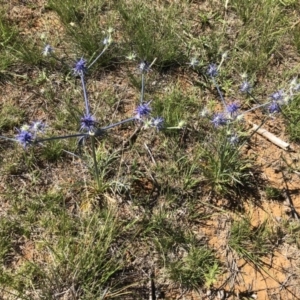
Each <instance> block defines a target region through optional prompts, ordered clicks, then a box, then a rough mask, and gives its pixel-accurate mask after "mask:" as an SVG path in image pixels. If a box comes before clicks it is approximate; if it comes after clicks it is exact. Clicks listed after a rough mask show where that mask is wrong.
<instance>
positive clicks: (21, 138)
mask: <svg viewBox="0 0 300 300" xmlns="http://www.w3.org/2000/svg"><path fill="white" fill-rule="evenodd" d="M17 130H18V132H19V133H18V134H17V136H16V140H17V141H18V142H19V143H20V144H21V145H22V146H23V147H24V148H26V146H28V145H29V144H31V143H33V135H32V133H31V132H30V131H28V130H22V129H21V130H19V129H17Z"/></svg>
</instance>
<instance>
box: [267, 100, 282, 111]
mask: <svg viewBox="0 0 300 300" xmlns="http://www.w3.org/2000/svg"><path fill="white" fill-rule="evenodd" d="M269 112H270V113H271V114H273V113H278V112H280V105H279V104H278V102H276V101H272V103H271V104H270V106H269Z"/></svg>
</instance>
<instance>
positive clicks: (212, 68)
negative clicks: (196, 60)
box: [206, 64, 218, 77]
mask: <svg viewBox="0 0 300 300" xmlns="http://www.w3.org/2000/svg"><path fill="white" fill-rule="evenodd" d="M206 73H207V75H208V76H210V77H216V76H218V67H217V65H216V64H210V65H209V66H208V68H207V72H206Z"/></svg>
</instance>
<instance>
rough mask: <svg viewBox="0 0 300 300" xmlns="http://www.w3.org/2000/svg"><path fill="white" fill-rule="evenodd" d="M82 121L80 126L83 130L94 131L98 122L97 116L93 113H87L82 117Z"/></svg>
mask: <svg viewBox="0 0 300 300" xmlns="http://www.w3.org/2000/svg"><path fill="white" fill-rule="evenodd" d="M80 122H81V127H80V130H81V131H93V130H94V129H95V125H96V123H97V122H96V119H95V117H94V116H92V115H91V114H85V115H84V116H83V117H82V118H81V120H80Z"/></svg>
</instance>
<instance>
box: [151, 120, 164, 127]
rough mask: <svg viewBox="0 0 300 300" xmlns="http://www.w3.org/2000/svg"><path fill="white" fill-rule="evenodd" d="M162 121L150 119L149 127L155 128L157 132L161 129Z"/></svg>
mask: <svg viewBox="0 0 300 300" xmlns="http://www.w3.org/2000/svg"><path fill="white" fill-rule="evenodd" d="M163 123H164V119H163V118H162V117H156V118H152V119H151V126H152V127H156V129H157V130H160V129H162V128H163Z"/></svg>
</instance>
